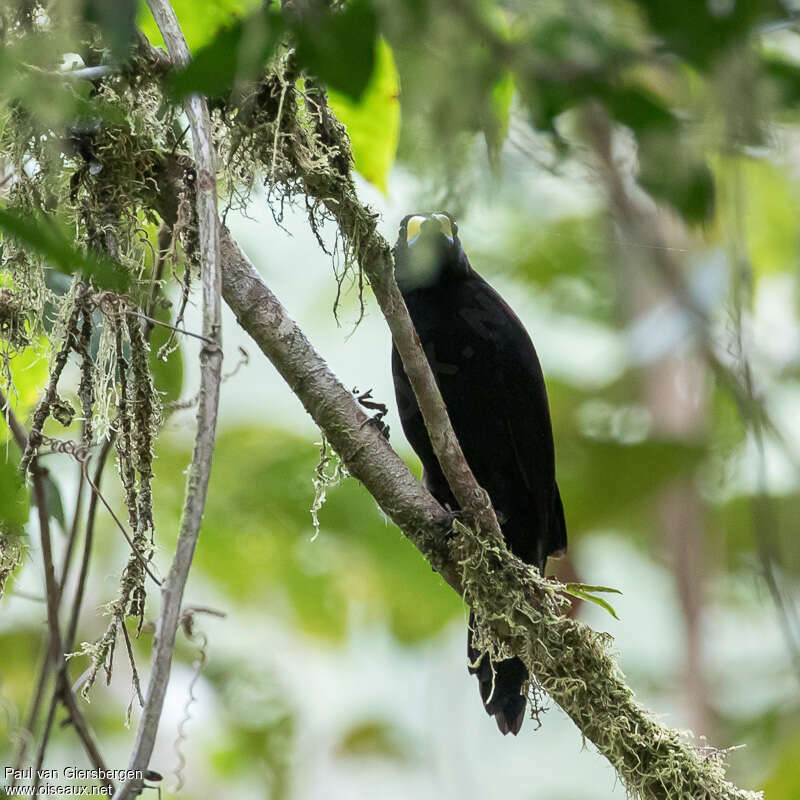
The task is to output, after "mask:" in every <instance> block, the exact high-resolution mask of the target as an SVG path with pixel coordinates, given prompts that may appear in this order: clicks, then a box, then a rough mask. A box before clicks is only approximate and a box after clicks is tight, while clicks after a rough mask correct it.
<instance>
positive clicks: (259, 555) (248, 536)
mask: <svg viewBox="0 0 800 800" xmlns="http://www.w3.org/2000/svg"><path fill="white" fill-rule="evenodd" d="M317 450H318V449H317V448H316V447H314V445H313V444H312V443H310V442H309V441H308V440H306V439H303V438H300V437H297V436H293V435H292V434H290V433H288V432H287V431H282V430H279V429H270V428H257V427H256V428H240V429H234V430H225V431H223V432H221V434H220V436H219V437H218V440H217V448H216V451H215V454H214V469H213V472H212V477H211V488H210V490H209V499H208V503H207V505H206V512H205V516H204V521H203V531H202V542H203V546H202V547H201V548H200V549H199V550H198V553H197V561H196V564H197V569H198V570H200V572H201V573H204V574H206V575H207V576H208V577H209V578H211V579H212V580H213V581H214V583H215V585H217V586H219V587H220V588H222V589H224V590H225V591H226V592H227V593H228V594H229V595H230V596H231V598H232V599H233V600H235V601H236V602H237V603H240V604H244V605H250V604H252V605H254V606H257V607H258V608H261V609H264V608H272V609H274V610H275V612H276V613H277V612H278V611H279V610H280V609H281V608H282V607H284V605H283V604H284V603H285V602H286V601H287V600H288V602H289V603H290V607H291V609H292V613H293V619H294V623H295V624H296V625H297V626H298V627H299V628H300V629H301V630H304V631H307V632H308V633H310V634H314V635H318V636H324V637H329V638H333V639H341V638H342V637H343V636H344V635H345V633H347V629H348V621H349V620H351V619H352V618H353V615H354V614H355V617H356V618H359V619H362V620H363V621H365V622H368V621H371V622H378V621H380V620H384V619H385V620H386V621H387V624H388V625H389V626H390V628H391V630H392V632H393V633H394V634H395V635H396V636H397V637H398V638H399V639H400V640H401V641H406V642H413V641H416V640H419V639H421V638H425V637H428V636H431V635H433V634H434V633H436V632H437V631H440V630H441V629H442V627H443V626H444V625H445V624H446V623H447V622H448V621H449V620H451V619H453V618H455V617H457V616H461V615H463V613H464V612H463V606H462V604H461V602H460V601H459V599H458V598H457V597H455V596H454V595H453V593H452V591H450V590H449V589H448V588H447V586H446V585H445V584H444V582H443V581H442V580H441V578H439V577H438V576H436V574H435V573H432V572H431V570H430V567H428V566H427V565H426V563H425V562H424V561H423V560H422V559H421V558H420V557H419V554H418V553H417V552H416V550H415V549H414V548H413V546H412V545H411V544H410V543H409V542H408V541H407V540H406V539H404V538H403V536H401V535H400V533H399V532H398V531H397V530H396V529H394V528H393V527H392V526H391V524H390V523H389V522H388V521H387V520H385V519H384V517H383V516H382V514H381V512H380V511H379V509H378V508H377V506H376V505H375V503H374V501H373V500H372V499H371V498H370V496H369V495H368V494H366V492H364V491H363V489H362V488H361V487H360V486H359V485H358V484H357V482H356V481H355V480H353V479H352V478H350V479H348V480H346V481H345V482H344V483H343V484H341V485H340V486H338V487H336V488H334V489H330V490H329V491H328V499H327V501H326V503H325V505H324V506H323V507H322V510H321V511H320V512H319V516H320V524H321V532H320V534H319V535H318V536H317V537H316V538H314V530H313V526H312V522H311V513H310V508H311V505H312V502H313V499H314V488H313V485H312V478H313V477H314V475H315V467H316V463H317V460H318V452H317ZM189 455H190V453H189V450H188V449H187V448H186V447H185V446H178V445H177V443H175V442H171V441H170V440H169V439H168V438H167V437H162V438H161V440H160V441H159V445H158V449H157V461H156V462H155V472H156V479H157V481H158V485H159V487H160V490H159V502H158V506H157V518H156V525H157V527H158V528H159V529H160V530H163V531H165V532H174V531H177V529H178V525H177V523H178V519H179V517H180V512H181V505H182V501H183V488H184V487H183V483H182V481H180V480H174V479H173V480H170V478H171V477H173V478H174V477H177V476H180V475H182V473H183V470H184V468H185V467H186V465H187V464H188V462H189ZM254 487H258V489H257V490H254ZM170 544H171V543H170ZM242 564H248V565H250V568H248V569H247V570H242V569H241V568H240V565H242Z"/></svg>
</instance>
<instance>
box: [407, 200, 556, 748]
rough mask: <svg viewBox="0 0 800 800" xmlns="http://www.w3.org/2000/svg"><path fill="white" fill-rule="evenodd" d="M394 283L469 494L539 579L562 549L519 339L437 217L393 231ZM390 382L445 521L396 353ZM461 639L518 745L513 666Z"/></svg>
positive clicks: (546, 426)
mask: <svg viewBox="0 0 800 800" xmlns="http://www.w3.org/2000/svg"><path fill="white" fill-rule="evenodd" d="M394 258H395V275H396V277H397V282H398V285H399V286H400V291H401V292H402V294H403V297H404V298H405V301H406V305H407V306H408V311H409V313H410V315H411V320H412V321H413V323H414V327H415V328H416V331H417V334H418V335H419V338H420V341H421V343H422V347H423V349H424V350H425V354H426V355H427V357H428V361H429V363H430V365H431V369H432V370H433V374H434V377H435V378H436V382H437V384H438V386H439V389H440V391H441V393H442V397H443V399H444V402H445V405H446V406H447V411H448V414H449V416H450V421H451V422H452V424H453V429H454V430H455V433H456V436H457V437H458V440H459V442H460V444H461V448H462V450H463V452H464V456H465V458H466V459H467V462H468V463H469V465H470V467H471V468H472V471H473V473H474V475H475V478H476V479H477V481H478V483H479V484H480V485H481V486H482V487H483V488H484V489H485V490H486V491H487V492H488V493H489V497H490V498H491V500H492V505H493V506H494V509H495V511H496V513H497V518H498V521H499V523H500V527H501V528H502V531H503V535H504V537H505V540H506V543H507V545H508V547H509V548H510V549H511V551H512V552H513V553H515V554H516V555H517V556H519V557H520V558H521V559H523V560H524V561H526V562H528V563H529V564H535V565H536V566H537V567H538V568H539V570H540V571H541V572H542V573H543V572H544V567H545V564H546V561H547V557H548V556H554V555H560V554H561V553H563V552H564V551H565V550H566V546H567V530H566V525H565V522H564V510H563V507H562V505H561V497H560V495H559V492H558V486H557V485H556V478H555V457H554V450H553V433H552V428H551V425H550V410H549V407H548V403H547V392H546V390H545V384H544V377H543V375H542V369H541V367H540V366H539V359H538V358H537V356H536V351H535V350H534V348H533V343H532V342H531V340H530V337H529V336H528V334H527V332H526V331H525V328H524V327H523V325H522V323H521V322H520V320H519V318H518V317H517V316H516V314H515V313H514V312H513V311H512V310H511V308H510V307H509V306H508V304H507V303H506V302H505V301H504V300H503V298H502V297H500V295H499V294H498V293H497V292H496V291H495V290H494V289H493V288H492V287H491V286H490V285H489V284H488V283H487V282H486V281H485V280H484V279H483V278H481V276H480V275H478V273H477V272H475V270H473V269H472V267H471V266H470V263H469V259H468V258H467V255H466V253H465V252H464V251H463V249H462V248H461V242H460V240H459V238H458V228H457V226H456V223H455V221H454V220H453V218H452V217H450V216H449V215H448V214H431V213H419V214H412V215H409V216H407V217H405V218H404V219H403V221H402V222H401V223H400V235H399V237H398V240H397V244H396V245H395V248H394ZM392 373H393V376H394V386H395V395H396V398H397V405H398V410H399V413H400V421H401V423H402V426H403V431H404V432H405V434H406V438H407V439H408V441H409V443H410V444H411V446H412V447H413V448H414V451H415V452H416V454H417V455H418V456H419V458H420V461H422V466H423V481H424V482H425V485H426V486H427V487H428V489H429V490H430V492H431V493H432V494H433V496H434V497H435V498H436V499H437V500H438V501H439V502H440V503H441V504H443V505H446V506H448V507H449V508H450V509H451V510H453V511H455V510H457V503H456V501H455V498H454V497H453V495H452V493H451V491H450V489H449V487H448V485H447V481H446V480H445V477H444V474H443V473H442V470H441V468H440V466H439V462H438V461H437V459H436V456H435V455H434V452H433V448H432V446H431V442H430V439H429V438H428V434H427V431H426V430H425V425H424V423H423V420H422V414H421V413H420V410H419V407H418V405H417V401H416V398H415V397H414V392H413V390H412V389H411V385H410V383H409V381H408V377H407V376H406V373H405V371H404V369H403V364H402V362H401V360H400V356H399V354H398V352H397V349H396V348H393V349H392ZM472 628H473V617H472V615H470V630H469V632H468V640H467V654H468V657H469V671H470V672H471V673H473V674H475V675H477V677H478V683H479V688H480V693H481V697H482V699H483V703H484V706H485V707H486V712H487V713H488V714H489V715H490V716H494V717H495V720H496V722H497V726H498V728H499V729H500V731H501V732H502V733H503V734H507V733H509V732H511V733H513V734H515V735H516V734H517V733H518V732H519V730H520V727H521V726H522V721H523V719H524V716H525V701H526V698H525V695H524V691H525V688H526V687H527V684H528V680H529V676H528V674H527V670H526V669H525V667H524V665H523V663H522V661H520V660H519V659H518V658H512V659H507V660H503V661H499V662H496V663H490V661H489V659H488V657H486V656H484V657H482V658H481V659H480V660H479V659H478V656H479V653H478V652H477V651H476V650H475V649H474V648H473V647H472Z"/></svg>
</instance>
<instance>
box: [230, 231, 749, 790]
mask: <svg viewBox="0 0 800 800" xmlns="http://www.w3.org/2000/svg"><path fill="white" fill-rule="evenodd" d="M221 251H222V256H223V264H224V269H223V278H224V283H223V293H224V298H225V301H226V302H227V303H228V305H229V306H230V307H231V309H232V310H233V311H234V313H235V314H236V316H237V319H238V320H239V322H240V324H241V325H242V327H243V328H244V329H245V330H246V331H247V332H248V333H249V334H250V335H251V336H252V337H253V339H254V340H255V342H256V344H258V346H259V347H260V348H261V350H262V351H263V352H264V354H265V355H267V357H268V358H269V359H270V360H271V361H272V363H273V364H274V365H275V367H276V368H277V369H278V371H279V372H280V373H281V375H282V376H283V377H284V379H285V380H286V381H287V383H288V384H289V385H290V386H291V388H292V390H293V391H294V392H295V394H296V395H297V397H298V399H299V400H300V401H301V402H302V403H303V405H304V407H305V408H306V410H307V411H308V412H309V413H310V414H311V415H312V417H313V418H314V421H315V422H316V423H317V424H318V425H319V426H320V428H321V429H322V430H323V432H324V433H325V435H326V436H327V437H328V438H329V440H330V441H331V443H332V444H333V446H334V448H335V449H336V450H337V452H338V453H339V455H340V457H341V458H342V460H343V461H344V463H345V465H346V466H347V469H348V470H349V471H350V472H351V473H352V474H353V475H354V476H355V477H357V478H358V479H359V480H361V481H362V483H364V485H365V487H366V488H367V489H368V490H369V492H370V494H372V496H373V497H374V498H375V500H376V501H377V503H378V505H379V506H380V507H381V508H382V509H383V510H384V511H385V512H386V513H387V514H388V515H389V516H390V517H391V518H392V520H393V521H394V522H395V523H396V524H397V525H398V526H399V527H400V528H401V530H402V531H403V532H404V533H405V534H406V536H407V537H408V538H409V539H410V540H411V541H412V542H413V543H414V545H415V546H416V547H417V548H418V549H419V550H420V552H421V553H422V554H423V555H424V556H425V557H426V558H427V559H428V561H429V562H430V563H431V565H432V566H433V567H434V568H435V569H437V571H439V573H440V574H441V575H442V577H443V578H444V579H445V580H446V581H447V582H448V583H449V584H450V585H451V586H452V587H453V588H454V589H455V590H456V591H457V592H459V594H463V595H465V596H466V599H467V600H468V602H470V603H471V604H476V605H478V606H479V607H481V608H482V609H484V610H485V612H486V613H488V616H489V617H490V618H491V622H492V627H493V632H494V635H495V636H496V638H497V641H498V642H499V643H500V644H501V645H503V646H505V647H507V648H508V649H509V651H510V652H513V653H515V654H517V655H519V656H521V657H522V658H524V660H525V661H526V663H527V664H528V665H529V666H530V667H531V668H532V670H533V672H534V674H535V675H536V678H537V680H538V682H539V684H540V685H541V686H542V688H544V689H545V690H546V691H547V693H548V694H549V695H550V696H551V697H552V698H553V700H555V702H557V703H558V704H559V705H560V706H561V708H562V709H563V710H564V711H565V712H566V713H567V714H568V715H569V716H570V717H571V718H572V720H573V721H574V722H575V724H576V725H577V726H578V727H579V728H580V730H581V732H582V734H583V735H584V736H585V737H586V738H587V739H588V740H590V741H591V742H593V743H594V744H595V746H596V747H597V749H598V750H599V752H600V753H601V754H602V755H604V756H605V757H606V758H607V759H608V760H609V762H610V763H611V764H612V765H613V766H614V767H615V769H616V770H617V771H618V773H619V774H620V776H621V778H622V780H623V781H624V782H625V784H626V786H627V788H628V790H629V791H630V792H631V794H632V795H638V796H640V797H642V798H646V800H667V798H669V800H694V798H707V800H757V798H759V797H760V794H759V793H755V792H748V791H745V790H742V789H738V788H737V787H736V786H734V785H733V784H732V783H730V782H728V781H727V780H726V779H725V775H724V769H723V765H722V760H721V756H720V754H719V753H717V752H716V751H710V752H709V753H702V752H700V751H698V750H696V749H695V748H694V747H693V746H692V745H691V744H690V743H689V742H687V741H686V740H684V739H683V738H682V737H681V735H680V734H679V733H678V732H677V731H674V730H672V729H670V728H667V727H666V726H663V725H661V724H660V723H658V722H656V721H655V720H654V719H652V717H650V715H649V714H648V713H647V712H646V711H645V709H643V708H642V707H641V706H640V705H639V704H638V703H637V702H636V701H635V699H634V696H633V692H632V691H631V689H630V688H629V687H628V686H627V685H626V683H625V681H624V678H623V676H622V674H621V672H620V670H619V668H618V667H617V665H616V663H615V662H614V660H613V658H612V657H611V656H610V655H609V653H608V648H609V645H610V641H609V639H608V637H606V636H605V635H603V634H598V633H595V632H594V631H592V630H591V629H590V628H589V627H588V626H587V625H585V624H583V623H581V622H578V621H576V620H573V619H569V618H567V617H564V616H563V615H561V613H560V611H561V603H560V602H559V599H558V596H557V589H558V585H557V584H553V583H551V582H547V581H544V580H543V579H542V578H541V577H540V576H539V575H538V573H537V571H536V570H535V569H534V568H532V567H530V566H529V565H527V564H524V563H523V562H521V561H520V560H519V559H518V558H516V557H515V556H514V555H513V554H512V553H510V552H509V551H508V550H507V549H506V548H505V547H504V546H503V545H502V544H498V545H497V546H494V545H492V546H489V547H487V546H486V543H485V540H482V538H481V537H476V536H475V535H474V534H472V532H471V531H469V530H468V529H466V528H465V527H464V526H462V525H457V535H456V536H454V537H453V538H452V539H451V540H450V541H449V543H448V544H447V545H445V546H443V542H442V537H441V531H442V527H443V526H444V525H446V522H447V515H446V514H445V513H444V511H443V510H442V509H441V507H439V506H438V504H437V503H436V502H435V501H434V500H433V498H432V497H431V496H430V495H429V494H428V492H427V490H426V489H425V488H424V487H423V486H422V485H421V484H419V482H417V481H416V479H415V478H414V477H413V476H412V475H411V473H410V472H409V471H408V468H407V467H406V466H405V464H404V463H403V462H402V460H401V459H400V458H399V457H398V456H397V455H396V454H395V453H394V452H393V451H392V450H391V448H390V447H389V445H388V443H387V442H386V441H385V440H384V439H383V437H382V436H381V435H380V434H379V433H378V432H377V430H376V429H375V428H374V426H372V425H367V424H365V423H366V422H367V418H366V417H365V415H364V413H363V411H361V409H360V408H359V407H358V405H357V403H356V401H355V400H354V398H353V396H352V395H351V394H350V393H349V392H348V391H347V390H346V389H345V388H344V386H343V385H342V384H341V382H340V381H339V380H338V379H337V378H336V376H335V375H334V374H333V373H332V372H331V370H330V369H329V368H328V366H327V365H326V364H325V362H324V361H323V360H322V359H321V357H320V356H319V355H318V354H317V353H316V351H315V350H314V348H313V346H312V345H311V343H310V342H308V340H307V339H306V338H305V336H304V335H303V333H302V331H301V330H300V329H299V328H298V326H297V324H296V323H295V322H294V321H293V320H292V319H291V318H290V317H289V316H288V314H287V312H286V311H285V309H284V308H283V307H282V306H281V305H280V303H279V302H278V300H277V298H275V296H274V295H273V294H272V292H270V290H269V289H268V288H267V286H266V285H265V284H264V282H263V281H262V279H261V277H260V276H259V275H258V273H257V272H256V271H255V269H254V268H253V267H252V265H251V264H250V262H249V260H248V259H247V257H246V256H245V255H244V254H243V253H242V252H241V250H240V249H239V247H238V245H237V244H236V243H235V242H234V241H233V240H232V239H231V238H230V236H229V235H228V233H227V231H225V230H223V232H222V239H221Z"/></svg>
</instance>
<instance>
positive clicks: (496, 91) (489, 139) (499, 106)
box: [483, 72, 514, 171]
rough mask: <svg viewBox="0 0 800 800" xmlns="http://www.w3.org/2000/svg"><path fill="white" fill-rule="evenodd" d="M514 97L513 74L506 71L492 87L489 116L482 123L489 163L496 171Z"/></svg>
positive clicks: (506, 133)
mask: <svg viewBox="0 0 800 800" xmlns="http://www.w3.org/2000/svg"><path fill="white" fill-rule="evenodd" d="M513 97H514V76H513V75H512V74H511V73H510V72H506V73H505V74H504V75H503V77H502V78H500V80H499V81H497V82H496V83H495V85H494V86H493V87H492V93H491V98H490V99H491V102H490V107H491V117H490V119H489V120H488V121H487V123H486V124H485V125H484V129H483V135H484V137H485V138H486V148H487V150H488V151H489V163H490V164H491V166H492V169H494V170H495V171H497V170H498V169H499V166H500V149H501V148H502V146H503V142H504V141H505V139H506V136H508V126H509V123H510V121H511V100H512V99H513Z"/></svg>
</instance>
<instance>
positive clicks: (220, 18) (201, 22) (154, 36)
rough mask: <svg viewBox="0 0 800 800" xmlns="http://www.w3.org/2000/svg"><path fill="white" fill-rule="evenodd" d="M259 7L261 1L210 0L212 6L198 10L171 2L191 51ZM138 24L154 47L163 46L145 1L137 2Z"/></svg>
mask: <svg viewBox="0 0 800 800" xmlns="http://www.w3.org/2000/svg"><path fill="white" fill-rule="evenodd" d="M260 6H261V0H214V2H213V3H203V4H202V7H201V9H199V8H198V2H197V0H172V7H173V8H174V9H175V13H176V14H177V15H178V21H179V22H180V23H181V30H182V31H183V35H184V36H185V37H186V42H187V44H188V45H189V49H190V50H191V51H192V52H195V51H196V50H198V49H200V48H201V47H203V46H204V45H206V44H208V43H209V42H210V41H211V40H212V39H213V38H214V36H215V34H216V33H217V31H219V29H220V28H223V27H225V26H230V25H231V23H232V22H233V21H234V20H235V19H236V18H240V17H244V16H245V15H247V14H250V13H251V12H252V11H255V10H256V9H258V8H259V7H260ZM138 24H139V27H140V28H141V29H142V31H143V32H144V34H145V35H146V36H147V38H148V39H149V40H150V41H151V42H152V43H153V44H154V45H157V46H159V47H163V46H164V40H163V39H162V38H161V33H160V31H159V30H158V25H156V22H155V20H154V19H153V15H152V14H151V13H150V10H149V9H148V8H147V2H146V0H139V16H138Z"/></svg>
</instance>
